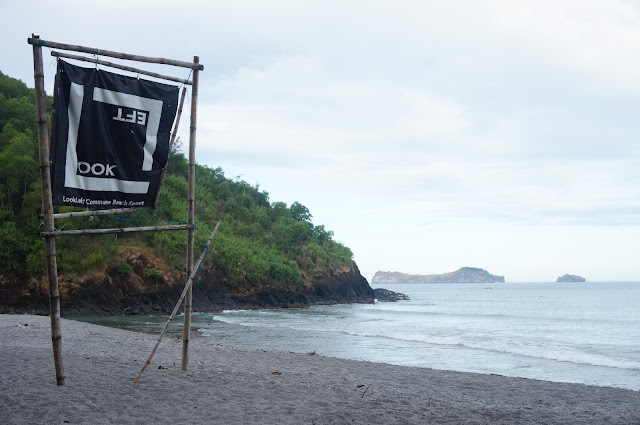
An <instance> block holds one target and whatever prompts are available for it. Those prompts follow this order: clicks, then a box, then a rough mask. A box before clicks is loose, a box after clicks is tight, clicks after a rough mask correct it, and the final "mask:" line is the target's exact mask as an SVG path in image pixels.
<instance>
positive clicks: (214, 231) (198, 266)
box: [135, 220, 220, 384]
mask: <svg viewBox="0 0 640 425" xmlns="http://www.w3.org/2000/svg"><path fill="white" fill-rule="evenodd" d="M218 227H220V220H218V222H217V223H216V227H215V228H214V229H213V232H211V236H209V240H207V245H206V246H207V247H208V246H209V245H211V240H212V239H213V236H214V235H215V234H216V232H217V231H218ZM206 253H207V250H206V249H203V250H202V253H201V254H200V258H199V259H198V262H197V263H196V264H195V266H194V267H193V271H192V272H191V275H190V276H189V280H187V283H186V284H185V285H184V289H183V290H182V294H181V295H180V298H179V299H178V302H177V303H176V306H175V307H174V308H173V311H172V312H171V316H169V320H167V323H166V324H165V325H164V329H162V332H160V336H159V337H158V340H157V341H156V345H154V346H153V350H151V354H149V357H148V358H147V361H146V362H144V365H143V366H142V369H140V373H138V377H137V378H136V380H135V383H136V384H137V383H138V382H140V379H141V378H142V374H143V373H144V370H145V369H146V368H147V366H149V365H150V364H151V360H152V359H153V356H154V355H155V354H156V350H157V349H158V346H159V345H160V341H162V337H163V336H164V334H165V332H166V331H167V329H168V328H169V324H170V323H171V321H172V320H173V318H174V317H176V313H177V312H178V309H179V308H180V305H181V304H182V301H184V297H185V296H186V295H187V292H188V291H189V288H191V285H192V284H193V278H194V277H195V276H196V273H197V272H198V269H199V268H200V263H202V260H203V259H204V254H206Z"/></svg>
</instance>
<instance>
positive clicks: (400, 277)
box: [371, 267, 504, 283]
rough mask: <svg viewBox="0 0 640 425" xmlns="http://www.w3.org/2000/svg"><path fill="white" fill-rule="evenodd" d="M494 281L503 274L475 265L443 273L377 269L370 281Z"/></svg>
mask: <svg viewBox="0 0 640 425" xmlns="http://www.w3.org/2000/svg"><path fill="white" fill-rule="evenodd" d="M454 282H455V283H494V282H503V283H504V276H496V275H493V274H491V273H489V272H487V271H486V270H484V269H480V268H477V267H462V268H460V269H458V270H456V271H455V272H450V273H444V274H428V275H419V274H407V273H400V272H383V271H377V272H376V274H375V275H374V276H373V279H371V283H454Z"/></svg>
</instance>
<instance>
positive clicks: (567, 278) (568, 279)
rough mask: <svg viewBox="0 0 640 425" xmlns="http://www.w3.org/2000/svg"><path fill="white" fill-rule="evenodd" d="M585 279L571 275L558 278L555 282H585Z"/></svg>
mask: <svg viewBox="0 0 640 425" xmlns="http://www.w3.org/2000/svg"><path fill="white" fill-rule="evenodd" d="M586 281H587V279H585V278H584V277H582V276H577V275H573V274H565V275H562V276H558V279H557V280H556V282H586Z"/></svg>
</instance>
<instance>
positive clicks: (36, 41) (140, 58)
mask: <svg viewBox="0 0 640 425" xmlns="http://www.w3.org/2000/svg"><path fill="white" fill-rule="evenodd" d="M27 43H29V44H32V45H38V46H44V47H50V48H52V49H60V50H71V51H73V52H81V53H89V54H90V55H98V56H109V57H112V58H117V59H124V60H130V61H138V62H147V63H159V64H162V65H171V66H179V67H182V68H189V69H198V70H200V71H202V70H203V69H204V65H201V64H199V63H193V62H184V61H178V60H174V59H166V58H154V57H150V56H140V55H131V54H128V53H119V52H112V51H110V50H102V49H96V48H95V47H85V46H77V45H73V44H64V43H56V42H55V41H48V40H42V39H40V38H38V37H36V36H33V37H29V38H28V39H27Z"/></svg>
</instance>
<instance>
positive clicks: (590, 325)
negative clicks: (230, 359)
mask: <svg viewBox="0 0 640 425" xmlns="http://www.w3.org/2000/svg"><path fill="white" fill-rule="evenodd" d="M382 286H383V287H385V288H386V289H390V290H393V291H396V292H402V293H404V294H407V295H408V296H409V297H410V298H411V300H410V301H399V302H395V303H386V302H384V303H383V302H379V303H375V304H345V305H334V306H313V307H310V308H299V309H298V308H296V309H274V310H242V311H225V312H222V313H218V314H194V315H193V322H192V324H193V330H192V337H193V338H203V339H206V340H207V341H208V342H211V343H217V344H225V345H234V346H242V347H251V348H263V349H274V350H280V351H292V352H298V353H309V352H314V351H315V352H316V353H317V354H319V355H324V356H334V357H341V358H347V359H355V360H368V361H374V362H384V363H390V364H397V365H408V366H417V367H428V368H435V369H446V370H455V371H463V372H478V373H493V374H499V375H506V376H516V377H524V378H533V379H542V380H548V381H557V382H576V383H584V384H589V385H598V386H611V387H620V388H627V389H633V390H640V282H595V283H590V282H587V283H493V284H451V283H448V284H392V285H391V284H390V285H382ZM85 320H89V321H93V322H99V323H100V324H108V325H114V326H119V327H124V328H128V329H134V330H144V331H148V332H159V330H160V329H161V328H162V326H163V325H164V322H165V321H166V318H161V317H160V318H158V317H140V316H136V317H132V316H121V317H112V318H101V319H98V318H93V319H90V318H89V319H85ZM175 321H176V322H180V320H179V318H177V319H176V320H175ZM171 332H172V333H174V334H180V333H181V323H176V324H174V325H173V326H172V329H171Z"/></svg>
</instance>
